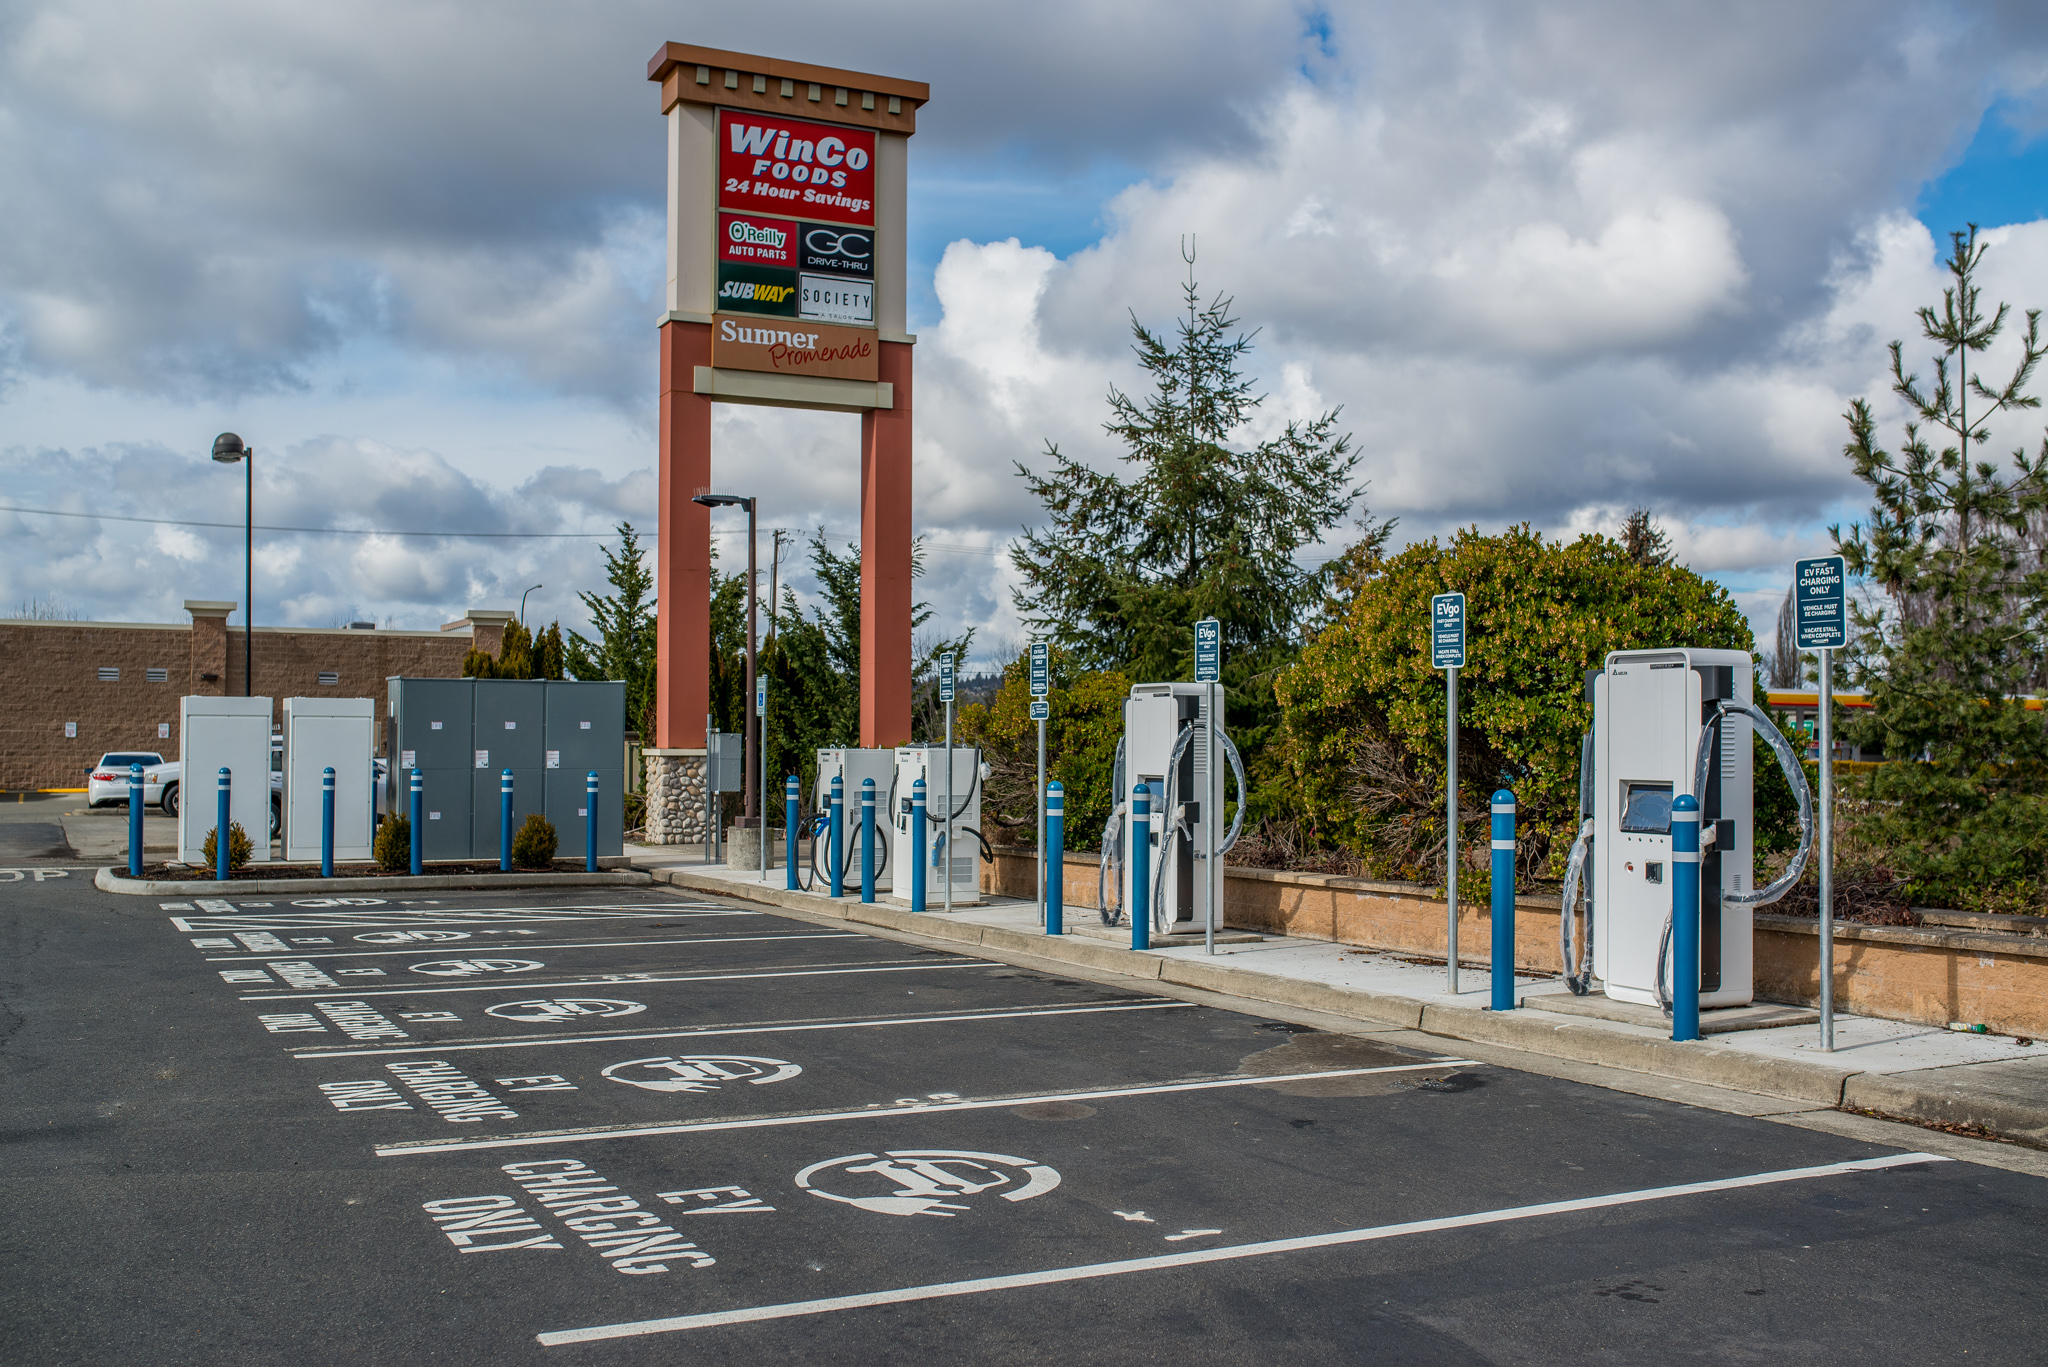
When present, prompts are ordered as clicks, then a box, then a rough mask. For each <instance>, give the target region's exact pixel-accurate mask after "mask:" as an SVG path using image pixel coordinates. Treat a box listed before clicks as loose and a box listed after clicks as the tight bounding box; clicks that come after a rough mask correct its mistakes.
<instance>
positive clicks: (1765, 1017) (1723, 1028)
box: [1521, 989, 1820, 1035]
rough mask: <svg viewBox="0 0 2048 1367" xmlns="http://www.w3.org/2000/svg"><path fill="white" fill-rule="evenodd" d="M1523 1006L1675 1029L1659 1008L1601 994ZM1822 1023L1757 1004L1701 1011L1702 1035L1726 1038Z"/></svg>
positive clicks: (1541, 996)
mask: <svg viewBox="0 0 2048 1367" xmlns="http://www.w3.org/2000/svg"><path fill="white" fill-rule="evenodd" d="M1521 1004H1522V1005H1523V1006H1524V1007H1527V1008H1528V1009H1530V1010H1532V1011H1548V1012H1550V1013H1551V1014H1553V1015H1558V1016H1585V1017H1590V1018H1592V1019H1594V1020H1610V1021H1623V1022H1626V1023H1628V1024H1631V1025H1646V1026H1649V1027H1651V1028H1653V1029H1659V1030H1662V1031H1664V1032H1665V1033H1667V1034H1668V1033H1669V1032H1670V1029H1671V1018H1670V1017H1669V1016H1666V1015H1665V1014H1664V1013H1663V1012H1662V1011H1660V1010H1659V1009H1658V1008H1656V1007H1654V1006H1643V1005H1641V1004H1639V1003H1637V1002H1618V1001H1615V1000H1614V999H1613V998H1611V997H1608V996H1606V995H1604V994H1602V993H1598V992H1594V993H1589V994H1588V995H1586V996H1583V997H1579V996H1574V995H1573V994H1572V993H1571V992H1570V991H1569V990H1566V991H1562V992H1558V991H1552V990H1547V989H1538V990H1537V991H1534V992H1529V993H1526V994H1525V995H1524V996H1523V997H1522V1001H1521ZM1819 1021H1820V1012H1818V1011H1814V1010H1811V1009H1809V1008H1807V1007H1804V1006H1779V1005H1776V1004H1775V1003H1772V1002H1756V1003H1753V1004H1751V1005H1749V1006H1723V1007H1716V1008H1714V1009H1713V1010H1710V1011H1702V1012H1700V1033H1701V1034H1703V1035H1726V1034H1733V1033H1734V1032H1735V1031H1738V1030H1769V1029H1772V1028H1773V1027H1776V1026H1780V1025H1814V1024H1817V1023H1818V1022H1819Z"/></svg>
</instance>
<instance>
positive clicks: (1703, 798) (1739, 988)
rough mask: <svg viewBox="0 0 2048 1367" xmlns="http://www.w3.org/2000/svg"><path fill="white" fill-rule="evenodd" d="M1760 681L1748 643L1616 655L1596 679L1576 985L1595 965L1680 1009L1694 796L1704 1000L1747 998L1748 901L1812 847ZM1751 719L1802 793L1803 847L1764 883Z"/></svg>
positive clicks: (1573, 904)
mask: <svg viewBox="0 0 2048 1367" xmlns="http://www.w3.org/2000/svg"><path fill="white" fill-rule="evenodd" d="M1753 679H1754V671H1753V669H1752V665H1751V660H1750V657H1749V655H1748V654H1747V653H1746V652H1744V651H1739V650H1685V649H1673V650H1618V651H1614V652H1612V653H1610V654H1609V655H1608V656H1607V660H1606V665H1605V667H1604V668H1602V669H1599V670H1596V671H1593V672H1592V674H1591V675H1590V676H1589V677H1588V680H1587V688H1588V692H1589V694H1590V695H1591V700H1592V703H1593V730H1592V732H1591V733H1590V734H1589V735H1588V736H1587V737H1586V738H1585V742H1584V744H1583V746H1582V749H1581V752H1580V768H1579V808H1580V816H1581V821H1582V824H1581V826H1580V829H1579V835H1578V839H1577V840H1576V841H1575V842H1574V843H1573V845H1572V850H1571V856H1570V859H1569V860H1568V861H1567V864H1566V869H1565V888H1564V913H1565V914H1564V915H1563V916H1562V917H1561V918H1560V930H1559V949H1560V951H1561V954H1562V959H1563V962H1564V964H1565V967H1566V978H1565V981H1566V983H1567V984H1568V985H1569V986H1570V987H1571V990H1572V991H1573V992H1576V993H1578V994H1580V995H1584V994H1585V993H1586V992H1587V991H1588V990H1589V989H1590V986H1591V983H1592V980H1593V978H1594V977H1595V976H1596V975H1597V977H1598V978H1599V980H1600V982H1601V983H1602V985H1603V987H1604V990H1605V992H1606V994H1607V995H1608V996H1609V997H1610V998H1612V999H1614V1000H1615V1001H1625V1002H1637V1003H1640V1004H1642V1005H1645V1006H1662V1007H1664V1008H1665V1009H1666V1010H1669V1009H1670V1002H1671V931H1672V905H1671V890H1672V889H1671V877H1672V874H1671V804H1672V803H1673V802H1674V801H1675V800H1676V799H1677V798H1678V797H1679V796H1680V795H1681V794H1687V793H1689V794H1691V795H1692V796H1693V797H1694V798H1695V799H1696V800H1697V801H1698V802H1699V804H1700V849H1701V853H1700V908H1699V917H1700V982H1699V992H1700V998H1699V1001H1700V1005H1701V1006H1702V1007H1717V1006H1746V1005H1748V1004H1749V1002H1750V1000H1751V998H1752V997H1753V995H1754V991H1755V986H1754V984H1755V975H1754V971H1753V962H1752V958H1751V938H1750V930H1751V926H1750V921H1751V911H1752V909H1753V908H1755V907H1757V906H1759V905H1762V904H1764V903H1767V902H1775V901H1777V900H1778V898H1779V897H1781V896H1783V895H1784V893H1785V891H1786V889H1788V888H1790V887H1791V886H1792V884H1793V883H1794V882H1796V881H1797V880H1798V878H1799V875H1800V872H1801V871H1802V870H1803V869H1804V868H1805V866H1806V858H1807V854H1808V852H1809V851H1810V849H1811V848H1812V844H1813V803H1812V796H1811V794H1810V793H1809V791H1808V789H1807V786H1806V775H1805V773H1804V771H1803V770H1802V769H1801V768H1800V766H1799V759H1798V756H1797V755H1796V754H1795V753H1794V752H1793V750H1792V747H1791V746H1790V745H1789V744H1788V743H1787V742H1786V740H1785V738H1784V737H1783V736H1782V735H1780V734H1779V733H1778V729H1777V728H1776V727H1775V726H1773V725H1772V724H1771V720H1770V717H1769V716H1768V715H1767V714H1766V713H1764V712H1763V711H1761V710H1759V709H1758V708H1757V707H1755V706H1754V705H1753V704H1752V703H1751V687H1752V681H1753ZM1752 727H1754V728H1755V732H1756V734H1757V735H1760V736H1762V737H1763V738H1764V739H1765V740H1766V741H1768V742H1769V743H1770V745H1771V748H1772V751H1773V753H1774V754H1776V756H1777V758H1778V764H1779V767H1780V768H1781V769H1783V770H1784V772H1785V776H1786V780H1787V781H1788V782H1789V783H1790V784H1791V785H1792V790H1793V792H1794V793H1796V794H1797V795H1798V798H1799V826H1800V837H1799V851H1798V853H1797V855H1795V856H1794V857H1793V859H1792V862H1791V863H1790V864H1789V865H1788V866H1787V867H1786V869H1785V871H1784V873H1783V874H1781V875H1780V876H1779V877H1778V878H1777V879H1775V880H1774V881H1772V882H1771V883H1770V884H1768V885H1767V886H1765V887H1762V888H1759V887H1757V886H1756V885H1755V865H1756V859H1755V848H1756V847H1755V825H1754V820H1753V817H1754V812H1755V798H1754V793H1755V773H1754V765H1753V763H1752V757H1753V749H1752V746H1751V744H1750V735H1751V728H1752ZM1596 908H1597V915H1596Z"/></svg>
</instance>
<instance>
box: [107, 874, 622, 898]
mask: <svg viewBox="0 0 2048 1367" xmlns="http://www.w3.org/2000/svg"><path fill="white" fill-rule="evenodd" d="M652 882H654V879H653V878H652V877H651V876H650V875H648V874H647V873H645V872H643V871H642V870H640V869H607V870H602V871H600V872H597V873H439V874H436V873H427V874H421V875H420V876H419V877H418V878H414V877H411V876H410V875H404V876H393V877H390V878H231V879H229V880H228V881H227V882H225V883H222V882H219V881H217V880H215V879H211V878H208V879H194V880H192V881H189V882H187V881H178V880H171V879H149V878H130V877H128V876H127V875H126V874H124V873H121V872H120V871H119V870H118V869H115V868H102V869H101V870H100V871H99V872H98V873H96V874H94V875H93V880H92V885H93V886H94V887H96V888H98V889H99V890H100V891H101V892H118V893H121V894H123V895H125V896H129V897H192V896H200V897H205V896H210V895H214V894H217V893H244V892H404V891H408V890H410V891H415V892H450V891H454V890H457V889H467V888H478V889H483V890H485V891H489V890H491V889H493V888H508V889H510V888H576V887H585V888H587V887H646V886H647V885H648V884H650V883H652Z"/></svg>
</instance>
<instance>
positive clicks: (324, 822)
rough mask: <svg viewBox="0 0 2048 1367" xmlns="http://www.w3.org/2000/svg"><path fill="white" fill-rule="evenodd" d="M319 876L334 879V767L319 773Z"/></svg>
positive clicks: (328, 767)
mask: <svg viewBox="0 0 2048 1367" xmlns="http://www.w3.org/2000/svg"><path fill="white" fill-rule="evenodd" d="M320 876H321V877H322V878H332V877H334V766H333V765H331V764H330V765H328V766H327V767H326V768H325V769H322V770H321V771H320Z"/></svg>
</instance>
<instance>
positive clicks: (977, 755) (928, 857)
mask: <svg viewBox="0 0 2048 1367" xmlns="http://www.w3.org/2000/svg"><path fill="white" fill-rule="evenodd" d="M895 754H896V774H895V781H894V783H893V784H892V785H891V786H892V789H893V792H892V794H891V797H890V802H889V824H890V832H889V833H890V836H891V838H892V839H893V841H894V846H893V848H892V849H891V850H890V851H889V863H890V866H891V867H892V868H894V870H895V877H894V879H893V880H892V887H893V891H894V892H895V893H896V895H897V896H899V897H908V896H909V895H910V861H911V860H912V859H913V858H915V857H916V856H915V851H914V848H913V843H914V841H915V838H916V828H915V827H914V826H913V825H912V824H911V813H910V789H911V785H912V784H913V783H915V782H916V781H917V780H918V779H923V780H924V804H925V826H924V868H925V872H924V897H925V903H926V905H930V904H931V903H933V902H943V901H945V900H946V879H947V878H948V877H950V878H951V879H952V880H953V897H952V902H953V905H954V906H956V907H957V906H961V905H968V904H972V903H975V902H978V901H980V900H981V879H980V877H979V876H978V875H979V873H980V863H981V843H980V841H979V840H978V839H977V838H976V835H977V834H978V833H979V832H980V829H981V751H979V750H977V749H975V748H974V747H973V746H971V745H956V746H954V747H953V750H952V756H953V766H952V780H951V781H952V793H953V809H952V821H951V823H950V825H949V824H948V822H947V813H946V785H947V774H946V754H947V751H946V747H945V746H943V745H905V746H899V747H897V749H896V752H895ZM949 831H950V832H951V839H950V840H949V839H948V838H947V835H948V832H949ZM964 832H974V833H976V834H964Z"/></svg>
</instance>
